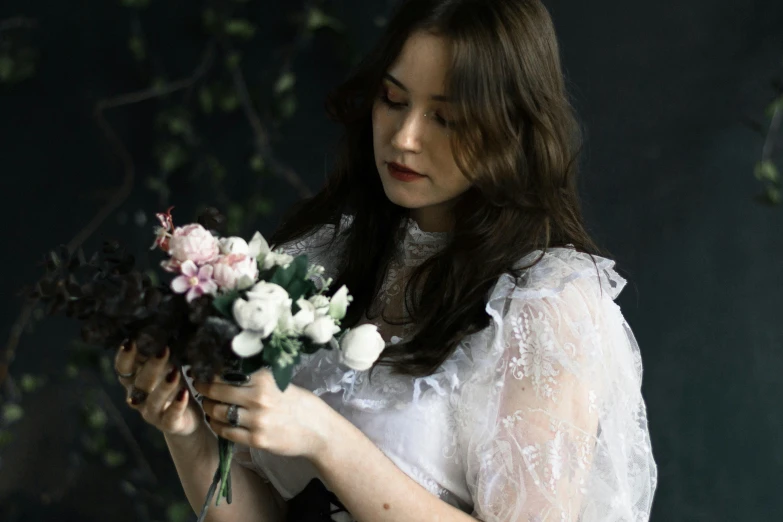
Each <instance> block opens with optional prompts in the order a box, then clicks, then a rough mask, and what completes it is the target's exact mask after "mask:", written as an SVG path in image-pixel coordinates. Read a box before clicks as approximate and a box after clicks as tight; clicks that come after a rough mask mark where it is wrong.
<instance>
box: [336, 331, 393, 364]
mask: <svg viewBox="0 0 783 522" xmlns="http://www.w3.org/2000/svg"><path fill="white" fill-rule="evenodd" d="M385 347H386V343H385V342H384V340H383V337H381V334H380V333H378V327H377V326H376V325H374V324H363V325H361V326H357V327H356V328H353V329H351V330H349V331H348V332H346V333H345V335H344V336H343V337H342V339H341V340H340V362H341V363H343V364H345V365H347V366H348V367H350V368H353V369H354V370H358V371H363V370H367V369H369V368H370V367H371V366H372V365H373V363H374V362H375V361H376V360H377V359H378V356H380V355H381V352H382V351H383V349H384V348H385Z"/></svg>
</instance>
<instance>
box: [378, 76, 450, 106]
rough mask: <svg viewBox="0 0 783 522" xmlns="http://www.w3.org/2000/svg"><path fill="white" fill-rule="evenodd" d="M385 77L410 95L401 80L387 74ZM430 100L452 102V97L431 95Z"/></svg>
mask: <svg viewBox="0 0 783 522" xmlns="http://www.w3.org/2000/svg"><path fill="white" fill-rule="evenodd" d="M383 77H384V78H385V79H387V80H389V81H390V82H392V83H393V84H394V85H396V86H397V87H399V88H400V89H402V90H403V91H405V92H407V93H410V91H409V90H408V88H407V87H405V85H403V83H402V82H401V81H400V80H398V79H397V78H395V77H394V76H392V75H391V74H389V73H386V74H384V75H383ZM430 98H431V99H433V100H435V101H442V102H450V101H452V99H451V97H449V96H444V95H442V94H432V95H430Z"/></svg>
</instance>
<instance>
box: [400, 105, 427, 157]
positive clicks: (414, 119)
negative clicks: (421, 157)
mask: <svg viewBox="0 0 783 522" xmlns="http://www.w3.org/2000/svg"><path fill="white" fill-rule="evenodd" d="M426 117H427V115H426V114H424V115H418V116H417V114H416V113H414V112H412V111H408V112H407V113H406V114H405V115H403V116H400V121H399V123H398V124H397V125H398V128H397V131H396V132H395V133H394V136H392V145H393V146H394V147H395V148H397V149H398V150H400V151H407V152H421V146H422V135H423V133H424V123H425V119H426Z"/></svg>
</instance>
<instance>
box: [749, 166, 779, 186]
mask: <svg viewBox="0 0 783 522" xmlns="http://www.w3.org/2000/svg"><path fill="white" fill-rule="evenodd" d="M754 174H755V176H756V179H758V180H759V181H770V182H772V183H777V182H779V181H780V173H779V172H778V168H777V167H776V166H775V164H774V163H772V162H771V161H760V162H758V163H757V164H756V169H755V171H754Z"/></svg>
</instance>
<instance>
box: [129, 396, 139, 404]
mask: <svg viewBox="0 0 783 522" xmlns="http://www.w3.org/2000/svg"><path fill="white" fill-rule="evenodd" d="M130 401H131V404H133V405H134V406H136V405H137V404H138V403H139V399H137V398H136V397H131V400H130Z"/></svg>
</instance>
